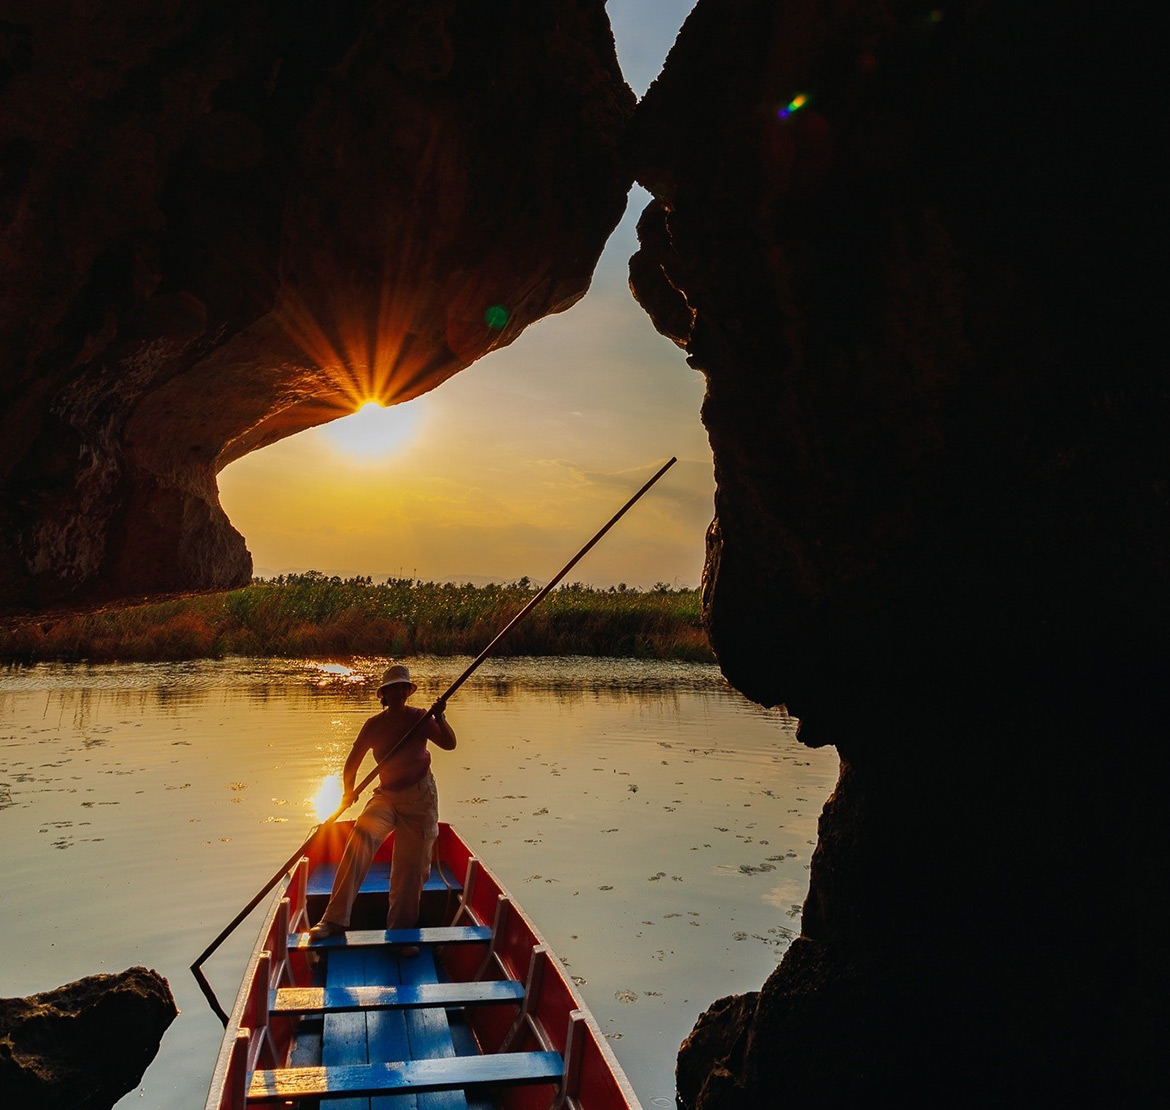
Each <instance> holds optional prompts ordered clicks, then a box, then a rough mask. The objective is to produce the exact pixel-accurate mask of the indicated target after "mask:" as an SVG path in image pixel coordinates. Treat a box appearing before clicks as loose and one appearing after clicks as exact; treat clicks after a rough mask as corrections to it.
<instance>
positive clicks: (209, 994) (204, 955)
mask: <svg viewBox="0 0 1170 1110" xmlns="http://www.w3.org/2000/svg"><path fill="white" fill-rule="evenodd" d="M676 462H678V459H677V458H675V457H672V458H671V459H670V461H669V462H667V463H665V464H664V465H663V466H662V467H660V468H659V470H658V471H657V472H656V473H655V474H654V476H653V477H652V478H651V479H650V480H649V481H648V482H646V484H645V485H644V486H642V488H641V489H640V490H638V492H637V493H635V494H634V495H633V497H631V498H630V499H629V500H628V501H627V502H626V503H625V504H624V505H623V506H622V507H621V508H620V509H618V511H617V512H616V513H614V515H613V516H612V517H610V519H609V521H608V522H607V523H606V524H605V525H604V526H603V527H602V528H601V529H600V530H599V531H598V532H597V533H596V534H595V535H594V537H593V538H592V539H591V540H590V541H589V542H588V543H587V544H586V545H585V546H584V547H583V548H581V550H580V551H578V552H577V554H576V555H574V556H573V557H572V558H571V559H570V560H569V561H568V562H567V563H566V564H565V565H564V566H563V567H562V568H561V570H560V571H559V572H558V574H557V575H556V577H555V578H553V579H552V580H551V581H550V582H549V583H548V585H546V586H545V587H543V589H541V590H540V591H539V592H538V593H537V594H536V595H535V596H534V597H533V598H532V600H531V601H529V602H528V604H527V605H525V606H524V608H523V609H521V610H520V612H518V613H517V614H516V615H515V616H514V617H513V618H512V619H511V620H510V621H509V622H508V623H507V624H506V625H504V627H503V628H502V629H501V630H500V631H499V632H498V633H497V634H496V637H495V639H493V640H492V642H491V643H490V644H488V646H487V647H485V648H484V649H483V651H481V652H480V653H479V654H478V655H477V656H476V657H475V659H474V660H472V662H471V664H470V665H469V666H468V667H467V669H466V670H465V671H464V672H463V673H462V674H461V675H460V676H459V677H458V678H457V679H456V680H455V681H454V682H453V683H451V685H450V686H448V687H447V689H446V690H445V691H444V692H443V693H442V694H441V695H440V696H439V697H438V698H437V699H436V700H435V702H434V704H433V705H432V706H431V707H430V708H429V709H428V710H427V711H426V713H424V714H423V715H422V716H421V717H420V718H419V719H418V720H417V721H415V723H414V724H413V725H411V726H410V728H409V729H407V731H406V732H405V733H404V734H403V735H402V737H401V738H400V739H399V741H398V743H397V744H395V745H394V747H393V748H391V749H390V751H389V752H387V753H386V755H385V756H384V757H383V758H382V759H381V760H380V761H379V762H378V764H377V766H375V767H374V769H373V770H372V771H371V772H370V773H369V774H368V775H366V777H365V778H364V779H362V781H361V782H360V783H359V784H358V785H357V787H356V788H355V789H354V792H353V797H352V798H351V799H350V801H349V802H345V803H344V804H343V805H341V806H340V807H339V808H338V810H337V811H336V812H335V813H333V814H331V815H330V816H329V817H327V818H325V820H324V821H322V822H321V823H320V824H319V825H315V826H314V827H313V830H312V832H310V833H309V835H308V836H307V837H306V838H305V841H304V843H302V844H301V845H300V847H298V848H297V850H296V851H295V852H293V854H292V855H291V856H289V858H288V859H287V860H286V861H285V862H284V863H283V864H282V865H281V867H280V869H279V870H278V871H277V872H276V873H275V874H274V875H273V876H272V878H271V879H269V880H268V882H267V883H265V884H264V886H263V887H261V888H260V890H258V891H257V892H256V894H255V895H254V896H253V897H252V899H251V900H250V901H249V902H248V904H247V905H246V906H245V907H244V908H243V909H242V910H240V912H239V913H238V914H236V916H235V917H233V918H232V920H231V921H230V922H229V923H228V924H227V925H226V926H225V927H224V929H223V931H222V932H220V934H219V935H218V936H217V937H216V938H215V940H213V941H212V942H211V943H210V944H209V945H208V946H207V947H206V948H205V949H204V950H203V951H202V952H201V953H200V954H199V957H198V959H196V961H195V962H194V963H193V964H192V965H191V974H192V975H194V976H195V979H196V981H197V982H198V983H199V988H200V990H202V991H203V994H204V995H205V997H206V998H207V1001H208V1002H209V1003H210V1004H211V1008H212V1009H213V1010H214V1011H215V1013H216V1015H217V1016H218V1017H219V1019H220V1021H222V1022H223V1023H224V1026H225V1027H226V1026H227V1023H228V1016H227V1014H226V1013H225V1011H224V1009H223V1007H222V1006H221V1005H220V1004H219V999H218V998H216V996H215V991H214V990H213V989H212V987H211V984H210V983H209V982H208V981H207V978H206V976H205V975H204V974H203V966H202V965H203V964H204V963H205V962H206V961H207V960H208V959H210V957H211V955H212V953H213V952H215V950H216V949H217V948H218V947H219V946H220V945H221V944H223V942H224V941H225V940H227V938H228V937H229V936H230V935H231V934H232V933H233V932H234V931H235V929H236V927H237V926H238V925H239V924H240V922H241V921H243V920H244V918H245V917H247V916H248V914H250V913H251V912H252V911H253V910H254V909H255V908H256V907H257V906H258V905H259V904H260V902H261V901H262V900H263V898H264V896H265V895H266V894H268V892H269V891H271V890H272V888H273V887H274V886H276V884H277V883H279V882H280V880H281V879H282V878H284V876H285V875H286V874H288V872H289V871H290V870H291V869H292V868H293V867H294V866H295V865H296V862H297V860H299V859H300V858H301V856H303V855H304V854H305V850H306V849H307V848H308V847H309V845H311V844H312V843H313V841H314V839H315V838H316V837H317V835H318V834H319V833H320V832H321V830H322V829H324V828H327V827H328V826H329V825H332V824H333V823H334V822H335V821H336V820H337V819H338V818H339V817H340V816H341V815H342V814H343V813H344V812H345V811H346V810H347V809H348V808H349V807H350V806H351V805H353V803H354V801H356V800H357V797H358V795H360V794H361V792H362V791H363V790H365V788H366V787H367V786H369V785H370V783H371V782H373V781H374V779H375V778H377V777H378V771H379V769H380V768H381V767H382V765H383V764H384V763H386V762H387V761H388V760H389V759H390V758H391V757H392V756H393V755H394V753H395V752H396V751H397V750H398V749H399V748H400V747H402V745H403V744H405V743H406V741H407V740H409V739H410V738H411V737H412V736H413V735H414V734H415V732H416V731H417V730H418V729H419V728H421V727H422V724H423V722H424V721H425V720H427V719H428V718H430V717H433V716H434V715H435V712H436V711H437V710H438V709H439V708H440V707H441V706H444V705H446V703H447V701H448V699H449V698H450V697H451V695H452V694H454V693H455V691H456V690H458V689H459V687H460V686H462V685H463V684H464V683H465V682H466V681H467V680H468V679H469V678H470V677H471V675H472V674H473V673H474V672H475V670H476V668H477V667H478V666H479V665H480V664H481V663H482V662H483V661H484V660H485V659H486V658H487V657H488V656H489V655H491V653H492V651H493V650H495V647H496V645H497V644H498V643H499V642H500V641H501V640H503V638H504V637H505V636H507V634H508V633H509V632H511V631H512V629H513V628H515V627H516V625H518V624H519V623H520V622H521V621H522V620H523V619H524V618H525V617H526V616H527V615H528V614H529V613H530V612H531V611H532V610H533V609H534V608H536V606H537V605H539V604H540V602H542V601H543V600H544V599H545V598H546V597H547V596H548V594H549V593H551V592H552V590H553V589H555V588H556V586H557V585H559V584H560V582H561V580H562V579H563V578H564V577H565V575H566V574H568V573H569V571H571V570H572V569H573V568H574V567H575V566H576V565H577V564H578V563H579V562H580V561H581V560H582V559H583V558H584V557H585V556H586V555H587V554H588V553H589V551H591V550H592V548H593V547H594V546H595V545H596V544H597V543H598V542H599V541H600V540H601V538H602V537H603V536H604V535H605V534H606V532H608V531H609V530H610V529H611V528H612V527H613V526H614V525H615V524H617V522H618V521H619V520H621V518H622V517H623V516H625V515H626V513H627V512H628V511H629V510H630V509H631V508H633V506H634V504H635V503H636V502H637V501H638V499H639V498H640V497H641V496H642V495H643V494H644V493H645V492H646V491H647V490H648V489H649V488H650V487H651V486H652V485H654V483H655V482H657V481H658V479H659V478H661V477H662V475H663V474H665V473H666V472H667V471H668V470H669V469H670V468H671V467H672V466H674V464H675V463H676ZM343 802H344V799H343Z"/></svg>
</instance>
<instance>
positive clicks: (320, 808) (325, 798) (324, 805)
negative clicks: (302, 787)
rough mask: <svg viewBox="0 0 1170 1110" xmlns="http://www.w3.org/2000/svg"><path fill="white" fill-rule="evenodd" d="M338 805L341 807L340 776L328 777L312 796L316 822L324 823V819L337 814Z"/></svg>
mask: <svg viewBox="0 0 1170 1110" xmlns="http://www.w3.org/2000/svg"><path fill="white" fill-rule="evenodd" d="M339 805H341V776H340V775H329V776H328V777H327V778H326V779H325V781H324V782H322V783H321V786H320V789H319V790H318V791H317V793H316V794H314V795H313V811H314V812H315V813H316V814H317V820H318V821H324V820H325V818H326V817H330V816H332V815H333V814H334V813H336V812H337V807H338V806H339Z"/></svg>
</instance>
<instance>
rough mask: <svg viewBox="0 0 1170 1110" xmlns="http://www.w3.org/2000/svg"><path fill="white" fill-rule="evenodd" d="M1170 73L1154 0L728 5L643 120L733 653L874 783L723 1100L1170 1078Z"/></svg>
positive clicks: (721, 1008)
mask: <svg viewBox="0 0 1170 1110" xmlns="http://www.w3.org/2000/svg"><path fill="white" fill-rule="evenodd" d="M1154 71H1155V67H1154V66H1153V64H1152V52H1151V50H1150V48H1149V46H1148V44H1147V41H1146V39H1145V36H1144V34H1143V32H1142V31H1141V30H1140V20H1139V19H1137V18H1136V14H1135V13H1134V12H1133V11H1130V10H1128V9H1126V10H1125V11H1122V10H1117V11H1114V10H1112V9H1111V10H1110V13H1109V15H1108V17H1107V18H1103V19H1096V18H1092V19H1090V18H1087V17H1084V16H1082V15H1080V14H1074V13H1073V12H1072V10H1071V9H1069V8H1067V6H1064V5H1056V4H1046V3H1019V2H1011V3H1008V2H1004V3H994V2H987V3H977V4H950V5H948V4H930V5H925V4H916V3H907V2H895V0H886V2H884V3H877V4H860V3H848V2H844V3H835V4H823V3H814V2H812V0H786V2H784V3H773V2H771V0H738V2H733V3H715V2H714V0H700V2H699V4H698V5H697V7H696V9H695V10H694V12H693V13H692V14H691V16H690V18H689V20H688V22H687V23H686V25H685V27H684V29H683V32H682V34H681V35H680V38H679V40H678V42H677V43H676V45H675V48H674V50H673V51H672V53H671V55H670V56H669V58H668V60H667V63H666V66H665V68H664V71H663V73H662V74H661V76H660V77H659V79H658V80H657V82H656V83H655V84H654V85H653V86H652V87H651V88H650V90H649V91H648V92H647V95H646V96H645V98H644V99H643V101H642V102H641V103H640V104H639V107H638V110H637V113H636V115H635V123H634V136H633V140H632V148H633V149H634V151H635V152H636V158H637V176H638V178H639V180H640V181H641V182H642V183H643V184H644V185H645V186H646V187H647V188H648V189H650V190H651V192H652V193H653V195H654V200H653V202H652V203H651V204H650V205H649V207H648V208H647V209H646V211H645V212H644V213H643V215H642V217H641V223H640V228H639V233H640V239H641V248H640V250H639V253H638V254H637V256H636V257H635V258H634V259H633V260H632V263H631V278H632V284H633V288H634V290H635V295H636V296H637V298H638V299H639V301H640V302H641V303H642V304H643V306H644V307H645V308H646V310H647V311H648V313H649V314H650V316H651V317H652V319H653V320H654V322H655V324H656V325H657V327H658V329H659V330H660V331H661V332H663V334H665V335H668V336H670V337H671V338H672V339H674V340H675V342H677V343H679V344H680V345H681V346H683V347H685V349H686V351H687V352H688V356H689V362H690V363H691V365H692V366H694V367H695V368H696V369H698V370H701V371H702V372H703V374H704V375H705V377H706V383H707V391H706V396H705V400H704V404H703V421H704V423H705V425H706V427H707V430H708V432H709V436H710V441H711V446H712V450H713V453H714V460H715V475H716V482H717V487H718V488H717V493H716V518H715V521H714V522H713V524H712V526H711V529H710V532H709V535H708V552H707V567H706V577H705V583H704V596H705V610H706V619H707V623H708V627H709V631H710V635H711V638H712V642H713V645H714V647H715V649H716V652H717V654H718V656H719V660H720V663H721V665H722V667H723V669H724V671H725V673H726V674H727V676H728V678H729V679H730V680H731V681H732V682H733V683H734V684H735V685H736V686H738V687H739V688H740V689H741V690H743V691H745V692H746V693H747V694H748V695H749V696H750V697H752V698H754V699H755V700H757V701H759V702H761V703H763V704H768V705H771V704H776V703H780V702H783V703H786V704H787V706H788V708H789V709H790V711H791V712H793V713H794V714H795V715H797V716H799V717H800V718H801V719H802V726H801V738H802V739H803V740H804V741H805V742H806V743H810V744H813V745H818V744H823V743H832V744H835V745H836V746H837V748H838V750H839V752H840V754H841V757H842V772H841V777H840V781H839V782H838V784H837V788H836V790H835V792H834V794H833V796H832V798H831V799H830V801H829V803H828V804H827V806H826V808H825V810H824V813H823V815H822V818H821V825H820V837H819V842H818V845H817V848H816V852H815V855H814V858H813V866H812V877H811V889H810V893H809V897H808V901H807V903H806V905H805V908H804V916H803V925H802V936H801V938H800V939H799V940H798V941H797V942H796V943H794V945H793V946H792V948H791V950H790V951H789V953H788V954H787V956H786V957H785V959H784V961H783V963H782V964H781V965H780V966H779V968H778V969H777V970H776V972H775V973H774V974H773V975H772V976H771V978H770V979H769V980H768V982H767V983H766V984H765V985H764V986H763V988H762V990H761V991H760V993H759V996H758V998H751V997H749V998H746V999H743V1000H739V1001H738V1002H734V1001H733V1000H725V1001H723V1002H721V1003H720V1004H719V1005H718V1006H717V1007H715V1009H714V1010H713V1011H712V1012H711V1013H710V1014H709V1015H707V1016H706V1017H705V1019H704V1020H703V1021H701V1022H700V1024H699V1026H698V1027H697V1028H696V1031H695V1035H694V1036H693V1037H692V1038H691V1040H690V1041H689V1042H688V1044H687V1045H686V1046H684V1049H683V1052H682V1056H681V1058H680V1067H679V1082H680V1094H681V1095H682V1097H683V1100H684V1102H685V1103H686V1105H688V1106H690V1107H696V1108H702V1110H714V1108H716V1107H719V1108H724V1107H726V1108H728V1110H730V1108H733V1107H734V1108H736V1110H740V1108H743V1107H761V1108H762V1107H775V1106H802V1107H807V1106H862V1105H869V1106H872V1105H925V1104H929V1105H948V1106H956V1105H977V1106H987V1105H1018V1104H1020V1103H1021V1102H1023V1101H1028V1100H1031V1101H1033V1102H1034V1101H1037V1100H1038V1101H1040V1102H1044V1103H1046V1104H1048V1105H1085V1104H1086V1103H1087V1102H1092V1101H1094V1100H1099V1101H1101V1102H1110V1101H1115V1100H1116V1099H1117V1098H1118V1096H1119V1093H1120V1092H1122V1091H1125V1092H1127V1093H1128V1094H1130V1095H1137V1094H1140V1093H1145V1092H1147V1091H1149V1090H1151V1089H1152V1086H1153V1084H1154V1082H1155V1078H1156V1077H1155V1074H1154V1064H1153V1060H1154V1058H1155V1057H1156V1049H1155V1047H1154V1045H1155V1038H1156V1037H1157V1036H1158V1034H1157V1032H1156V1030H1157V1029H1159V1028H1163V1027H1164V1021H1163V1022H1162V1024H1159V1022H1158V1019H1157V1017H1156V1015H1158V1014H1162V1015H1163V1018H1164V1013H1165V1011H1164V998H1165V970H1166V961H1165V958H1164V956H1163V955H1162V954H1161V952H1160V944H1159V943H1155V941H1154V937H1153V930H1152V929H1151V928H1150V926H1151V924H1152V922H1153V921H1154V920H1156V917H1157V912H1158V911H1157V909H1156V907H1157V905H1158V902H1159V895H1160V894H1164V893H1165V890H1164V887H1165V884H1164V883H1163V882H1161V881H1159V882H1156V883H1154V884H1151V883H1150V882H1149V879H1148V877H1149V876H1153V875H1155V874H1157V873H1159V871H1160V870H1161V869H1162V865H1161V864H1160V863H1159V858H1160V853H1161V848H1160V847H1159V846H1160V845H1164V844H1165V843H1166V842H1167V838H1166V832H1167V828H1166V819H1165V816H1164V806H1163V805H1162V804H1161V803H1160V801H1159V796H1160V788H1159V786H1158V785H1157V783H1156V782H1155V781H1154V780H1153V779H1151V777H1150V776H1148V775H1146V774H1144V773H1143V772H1141V771H1140V770H1138V768H1141V767H1142V766H1144V765H1147V764H1148V763H1149V761H1150V760H1151V759H1152V758H1154V757H1155V756H1156V753H1157V752H1158V750H1159V749H1160V747H1161V740H1160V739H1159V737H1160V736H1162V735H1164V732H1165V725H1164V721H1165V713H1166V708H1167V705H1166V697H1167V695H1166V683H1165V680H1164V677H1163V676H1164V675H1165V674H1166V673H1167V662H1168V658H1167V655H1168V653H1167V641H1168V636H1167V629H1168V628H1170V621H1168V619H1167V618H1168V616H1170V613H1168V611H1167V610H1168V606H1167V597H1168V595H1167V590H1166V581H1167V577H1166V572H1167V553H1168V551H1170V545H1168V543H1167V539H1168V535H1167V532H1168V522H1170V512H1168V508H1170V506H1168V503H1167V501H1168V496H1170V484H1168V482H1167V478H1168V473H1167V471H1168V469H1170V453H1167V452H1166V451H1165V448H1164V444H1165V436H1166V428H1167V415H1168V406H1167V374H1166V370H1165V360H1164V358H1163V357H1162V355H1161V353H1160V350H1159V348H1158V346H1157V344H1156V343H1154V342H1153V321H1154V320H1155V319H1156V318H1157V316H1158V312H1159V310H1158V308H1157V306H1156V302H1155V300H1154V297H1155V292H1154V286H1153V285H1152V284H1149V283H1147V282H1146V280H1145V278H1144V276H1143V275H1147V274H1150V273H1152V272H1154V270H1156V269H1157V268H1158V262H1157V259H1156V258H1155V256H1154V250H1155V248H1154V246H1153V242H1152V240H1151V239H1150V238H1149V236H1148V233H1147V226H1146V220H1147V218H1148V217H1149V214H1150V213H1151V212H1153V211H1155V210H1156V209H1157V207H1158V203H1157V202H1156V199H1155V194H1154V192H1153V182H1152V178H1151V171H1150V169H1149V167H1148V165H1147V151H1148V149H1150V143H1151V142H1152V141H1153V139H1152V136H1153V135H1154V133H1155V130H1156V125H1155V119H1154V114H1153V104H1152V101H1150V100H1149V98H1148V95H1147V93H1146V89H1147V82H1148V81H1150V80H1151V75H1152V74H1153V73H1154ZM1090 89H1109V90H1110V92H1109V96H1108V102H1106V101H1105V100H1103V99H1102V98H1100V97H1097V96H1095V95H1094V94H1093V93H1092V92H1091V91H1090ZM1121 104H1124V105H1125V107H1124V109H1121V108H1119V105H1121ZM1093 876H1099V877H1104V876H1109V878H1108V879H1106V880H1104V882H1103V883H1102V884H1101V885H1100V886H1097V884H1096V883H1095V882H1094V880H1093ZM1155 887H1156V888H1157V889H1154V888H1155ZM1139 969H1140V970H1139ZM1123 1101H1124V1100H1123ZM1131 1101H1132V1099H1131ZM1137 1101H1138V1102H1139V1103H1140V1101H1141V1099H1140V1098H1138V1100H1137Z"/></svg>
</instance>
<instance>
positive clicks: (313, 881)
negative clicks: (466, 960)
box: [305, 859, 463, 897]
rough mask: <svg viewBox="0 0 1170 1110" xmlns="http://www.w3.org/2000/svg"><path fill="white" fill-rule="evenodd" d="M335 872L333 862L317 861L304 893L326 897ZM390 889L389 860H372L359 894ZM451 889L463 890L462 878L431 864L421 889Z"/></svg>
mask: <svg viewBox="0 0 1170 1110" xmlns="http://www.w3.org/2000/svg"><path fill="white" fill-rule="evenodd" d="M336 874H337V864H335V863H319V864H317V866H316V867H315V868H313V871H312V873H311V874H310V875H309V879H308V883H307V884H306V887H305V893H306V894H308V895H310V896H312V897H317V896H321V895H324V896H325V897H328V896H329V895H330V894H331V893H332V892H333V878H334V876H335V875H336ZM389 890H390V861H389V860H388V859H386V860H374V862H373V863H371V864H370V870H369V871H368V872H367V873H366V877H365V879H363V880H362V885H361V888H360V890H359V891H358V893H359V894H381V895H383V896H385V895H386V894H387V892H388V891H389ZM431 890H438V891H446V890H449V891H452V892H453V893H455V894H461V893H462V892H463V880H462V879H461V878H457V877H456V876H455V874H454V873H453V872H452V871H451V870H450V869H448V868H446V867H444V868H443V869H442V870H440V869H439V865H438V864H432V866H431V873H430V875H429V876H428V877H427V880H426V882H425V883H424V884H423V891H424V892H425V891H431Z"/></svg>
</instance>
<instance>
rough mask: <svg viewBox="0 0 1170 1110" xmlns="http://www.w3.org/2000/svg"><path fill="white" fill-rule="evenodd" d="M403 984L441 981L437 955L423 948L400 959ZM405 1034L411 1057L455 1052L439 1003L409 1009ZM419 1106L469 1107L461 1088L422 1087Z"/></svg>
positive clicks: (438, 1109)
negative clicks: (422, 1008)
mask: <svg viewBox="0 0 1170 1110" xmlns="http://www.w3.org/2000/svg"><path fill="white" fill-rule="evenodd" d="M398 967H399V972H400V974H401V976H402V982H403V985H407V984H409V985H411V986H413V987H415V988H416V989H424V988H426V987H435V986H438V985H439V984H438V983H437V982H436V980H437V979H438V977H439V974H438V969H437V968H436V966H435V955H434V953H433V952H432V951H431V950H430V949H424V950H423V951H421V952H419V954H418V955H417V956H414V957H412V958H410V959H402V960H399V962H398ZM405 1016H406V1035H407V1037H408V1038H409V1040H410V1058H411V1059H412V1060H436V1059H448V1058H450V1057H453V1056H454V1055H455V1045H454V1043H453V1042H452V1040H451V1028H450V1025H449V1024H448V1021H447V1011H446V1010H444V1009H441V1008H438V1007H433V1008H431V1009H429V1010H409V1011H407V1013H406V1015H405ZM417 1097H418V1110H467V1095H466V1093H465V1092H464V1091H463V1090H462V1089H460V1090H453V1091H422V1092H419V1094H418V1096H417Z"/></svg>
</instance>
